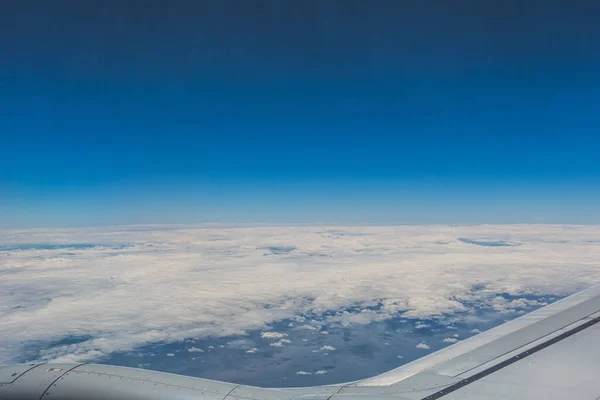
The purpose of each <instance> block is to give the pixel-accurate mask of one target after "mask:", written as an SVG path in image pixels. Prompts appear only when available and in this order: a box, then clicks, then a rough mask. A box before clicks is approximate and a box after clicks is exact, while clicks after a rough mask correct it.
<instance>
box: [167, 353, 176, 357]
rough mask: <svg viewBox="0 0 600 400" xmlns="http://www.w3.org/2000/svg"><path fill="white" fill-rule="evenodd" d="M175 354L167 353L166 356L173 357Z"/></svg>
mask: <svg viewBox="0 0 600 400" xmlns="http://www.w3.org/2000/svg"><path fill="white" fill-rule="evenodd" d="M174 355H175V354H173V353H167V357H173V356H174Z"/></svg>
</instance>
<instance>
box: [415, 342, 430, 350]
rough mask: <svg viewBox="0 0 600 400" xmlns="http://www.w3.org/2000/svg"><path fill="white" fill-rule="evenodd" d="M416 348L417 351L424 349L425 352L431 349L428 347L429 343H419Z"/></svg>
mask: <svg viewBox="0 0 600 400" xmlns="http://www.w3.org/2000/svg"><path fill="white" fill-rule="evenodd" d="M416 347H417V349H423V350H428V349H430V347H429V346H428V345H427V343H419V344H418V345H417V346H416Z"/></svg>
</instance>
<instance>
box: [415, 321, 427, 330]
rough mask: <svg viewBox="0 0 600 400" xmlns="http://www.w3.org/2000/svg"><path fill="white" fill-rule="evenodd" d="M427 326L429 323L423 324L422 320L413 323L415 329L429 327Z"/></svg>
mask: <svg viewBox="0 0 600 400" xmlns="http://www.w3.org/2000/svg"><path fill="white" fill-rule="evenodd" d="M429 327H431V325H429V324H425V323H423V322H419V323H417V324H416V325H415V329H425V328H429Z"/></svg>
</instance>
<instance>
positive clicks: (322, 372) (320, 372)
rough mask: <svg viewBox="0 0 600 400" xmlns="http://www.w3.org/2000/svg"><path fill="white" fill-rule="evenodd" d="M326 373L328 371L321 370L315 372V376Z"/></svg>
mask: <svg viewBox="0 0 600 400" xmlns="http://www.w3.org/2000/svg"><path fill="white" fill-rule="evenodd" d="M326 373H327V371H326V370H324V369H320V370H318V371H316V372H315V375H325V374H326Z"/></svg>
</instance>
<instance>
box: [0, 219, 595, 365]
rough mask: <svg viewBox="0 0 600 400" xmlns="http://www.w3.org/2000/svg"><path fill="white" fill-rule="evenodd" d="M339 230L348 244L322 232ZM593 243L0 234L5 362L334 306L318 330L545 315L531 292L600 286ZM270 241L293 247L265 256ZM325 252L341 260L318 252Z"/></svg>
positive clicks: (469, 234) (275, 232)
mask: <svg viewBox="0 0 600 400" xmlns="http://www.w3.org/2000/svg"><path fill="white" fill-rule="evenodd" d="M165 228H168V229H165ZM334 229H335V231H337V232H342V231H343V232H344V233H345V234H344V235H332V234H328V233H327V232H331V231H333V230H334ZM357 234H360V236H359V235H357ZM599 235H600V227H599V226H561V225H506V226H502V225H499V226H493V225H484V226H463V227H451V226H434V225H431V226H401V227H393V226H387V227H368V226H360V227H358V226H357V227H335V228H333V227H323V226H315V227H307V226H302V227H299V226H296V227H294V226H291V227H286V226H269V227H257V226H255V227H224V226H219V225H215V226H200V227H177V226H169V227H161V226H136V227H120V228H115V227H109V228H81V229H79V228H78V229H31V230H21V231H14V230H13V231H0V243H1V244H2V247H0V277H1V278H0V279H1V281H0V285H1V286H2V289H4V290H0V321H2V322H1V323H0V364H1V363H11V362H15V361H17V360H19V358H20V356H21V355H22V354H23V352H24V347H25V346H29V345H30V344H31V343H38V342H48V343H50V342H53V341H57V340H60V339H63V338H66V337H70V336H81V337H88V338H89V339H88V340H85V341H83V342H81V343H76V344H70V345H60V346H55V347H51V348H46V349H44V350H42V351H41V352H40V354H39V359H40V360H57V361H87V360H92V359H94V358H98V357H101V356H104V355H107V354H110V353H112V352H115V351H127V350H130V349H133V348H135V347H138V346H143V345H145V344H149V343H158V342H162V343H169V342H176V341H180V340H183V339H186V338H203V337H206V336H208V335H210V336H212V337H225V336H230V335H240V334H243V333H245V332H246V331H249V330H263V329H265V327H267V326H269V324H271V323H272V322H274V321H279V320H284V319H287V318H295V319H296V321H298V322H303V320H302V319H303V318H304V317H301V316H302V315H310V314H314V312H315V310H317V312H326V311H330V310H332V311H333V312H334V313H333V314H331V313H328V315H329V316H328V317H327V318H325V319H324V321H323V322H324V323H333V324H339V325H346V326H347V325H352V324H368V323H371V322H373V321H382V320H386V319H390V318H397V317H398V316H399V315H401V316H402V318H403V320H426V319H429V318H432V317H437V316H442V315H453V314H456V313H457V312H469V311H473V308H474V307H475V304H484V305H487V306H488V307H490V308H491V309H495V310H497V311H499V312H519V311H523V310H527V309H529V307H532V306H541V305H543V302H541V301H540V302H539V303H538V304H535V303H533V302H534V300H527V299H526V297H527V296H526V295H527V294H532V293H535V294H539V295H542V296H548V297H547V298H549V297H554V296H562V295H566V294H570V293H573V292H575V291H577V290H580V289H583V288H585V287H588V286H591V285H592V284H594V283H596V282H598V281H600V268H598V265H599V264H598V260H600V242H598V241H597V238H598V236H599ZM458 238H466V239H468V240H474V241H479V242H484V241H489V242H500V241H502V242H510V243H519V244H521V245H520V246H512V247H511V246H498V247H490V246H484V245H473V244H468V243H463V242H459V241H458V240H457V239H458ZM273 240H276V241H277V243H285V244H286V246H289V247H294V251H292V252H290V253H287V254H286V255H277V256H269V257H265V256H263V254H264V253H265V251H264V248H265V247H268V246H272V245H273V243H274V241H273ZM594 240H596V241H594ZM440 242H444V243H446V244H444V245H440V244H439V243H440ZM38 244H46V245H53V246H54V247H46V248H43V247H40V246H37V247H36V245H38ZM74 244H75V246H74ZM88 244H91V245H89V246H88ZM24 245H27V246H28V247H25V246H24ZM19 247H21V249H19ZM324 248H326V249H327V254H335V257H333V258H332V257H315V256H313V255H314V254H316V253H318V252H322V249H324ZM365 250H368V251H365ZM481 288H483V289H481ZM498 293H507V294H509V295H510V297H511V300H507V299H505V298H503V297H501V296H496V294H498ZM515 297H516V299H515ZM374 304H379V306H378V307H376V308H374V307H372V306H373V305H374ZM357 305H358V306H359V308H358V311H352V312H350V311H348V310H349V309H350V308H351V307H352V309H356V306H357ZM457 315H459V314H457ZM460 315H462V314H460ZM465 315H466V314H465ZM39 326H43V327H44V329H36V328H35V327H39ZM264 333H269V334H276V332H264ZM282 335H283V334H282ZM283 338H284V336H280V337H270V338H268V337H267V338H265V339H268V340H274V341H275V340H280V339H283ZM275 343H277V342H275Z"/></svg>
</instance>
